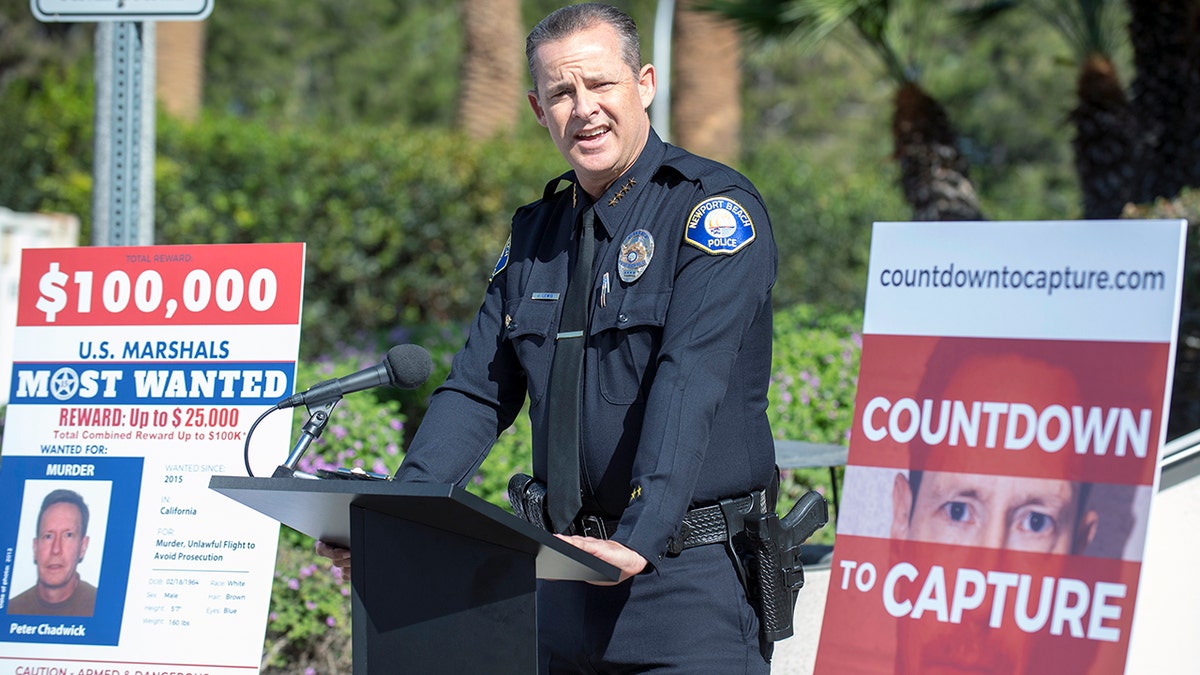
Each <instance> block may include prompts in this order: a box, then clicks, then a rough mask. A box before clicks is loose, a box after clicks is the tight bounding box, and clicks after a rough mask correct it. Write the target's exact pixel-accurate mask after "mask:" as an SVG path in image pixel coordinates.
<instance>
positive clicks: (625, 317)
mask: <svg viewBox="0 0 1200 675" xmlns="http://www.w3.org/2000/svg"><path fill="white" fill-rule="evenodd" d="M617 321H618V322H620V323H626V322H627V321H629V315H628V314H618V315H617Z"/></svg>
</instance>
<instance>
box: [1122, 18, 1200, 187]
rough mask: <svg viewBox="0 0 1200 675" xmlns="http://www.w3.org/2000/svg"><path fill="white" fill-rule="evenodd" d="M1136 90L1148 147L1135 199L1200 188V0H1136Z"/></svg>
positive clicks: (1132, 29) (1132, 24)
mask: <svg viewBox="0 0 1200 675" xmlns="http://www.w3.org/2000/svg"><path fill="white" fill-rule="evenodd" d="M1129 19H1130V20H1129V37H1130V40H1131V42H1132V43H1133V62H1134V68H1135V77H1134V80H1133V84H1132V85H1131V90H1132V93H1133V104H1134V108H1135V110H1136V111H1137V116H1138V122H1139V123H1140V125H1141V129H1142V132H1143V138H1144V141H1145V143H1146V146H1147V149H1146V154H1145V161H1144V162H1143V163H1142V165H1141V166H1140V167H1139V168H1140V175H1141V177H1142V180H1141V181H1139V183H1138V188H1139V189H1138V192H1137V193H1136V194H1135V198H1136V200H1137V201H1138V202H1140V203H1147V202H1150V201H1153V200H1154V199H1155V198H1156V197H1174V196H1175V195H1177V194H1178V193H1179V190H1180V188H1181V187H1183V186H1193V187H1195V186H1197V185H1200V114H1198V113H1197V110H1198V108H1197V106H1200V23H1198V22H1200V2H1197V1H1196V0H1131V1H1130V2H1129Z"/></svg>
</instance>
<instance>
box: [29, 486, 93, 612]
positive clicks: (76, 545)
mask: <svg viewBox="0 0 1200 675" xmlns="http://www.w3.org/2000/svg"><path fill="white" fill-rule="evenodd" d="M87 545H88V538H87V536H85V535H84V534H83V515H82V514H81V513H80V512H79V507H77V506H75V505H74V504H69V503H66V502H59V503H57V504H51V505H50V506H49V507H47V508H46V510H45V511H44V512H43V513H42V517H41V518H40V519H39V521H38V533H37V538H36V539H34V541H33V558H34V562H36V563H37V569H38V586H39V588H40V589H41V590H42V591H43V594H45V593H47V592H49V593H56V592H57V593H62V592H64V591H66V592H67V595H69V594H70V593H69V591H71V590H74V583H75V568H76V566H78V565H79V563H80V561H82V560H83V556H84V554H85V553H87ZM61 599H62V598H57V599H55V600H54V601H56V602H58V601H61Z"/></svg>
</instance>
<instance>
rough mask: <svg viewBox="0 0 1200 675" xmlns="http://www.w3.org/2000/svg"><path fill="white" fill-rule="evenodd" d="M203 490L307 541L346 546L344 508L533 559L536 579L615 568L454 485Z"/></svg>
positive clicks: (606, 574) (283, 483)
mask: <svg viewBox="0 0 1200 675" xmlns="http://www.w3.org/2000/svg"><path fill="white" fill-rule="evenodd" d="M208 486H209V488H210V489H212V490H215V491H217V492H220V493H221V494H223V495H225V496H227V497H229V498H231V499H233V500H235V501H237V502H240V503H242V504H244V505H246V506H248V507H250V508H252V509H254V510H255V511H258V512H259V513H262V514H264V515H266V516H268V517H270V518H272V519H274V520H277V521H279V522H280V523H283V524H284V525H287V526H288V527H290V528H292V529H294V530H296V531H298V532H301V533H303V534H306V535H308V536H310V537H312V538H314V539H319V540H321V541H325V542H329V543H331V544H336V545H340V546H347V547H349V546H350V545H351V541H350V507H351V506H354V507H358V508H363V509H366V510H370V511H376V512H379V513H383V514H386V515H389V516H391V517H394V518H399V519H402V520H409V521H412V522H416V523H421V524H423V525H427V526H429V527H434V528H437V529H440V530H445V531H447V532H451V533H453V534H457V535H461V536H465V537H470V538H473V539H478V540H481V541H487V542H489V543H492V544H496V545H499V546H504V547H507V548H511V549H513V550H514V551H519V552H524V553H527V554H530V555H533V556H536V566H537V578H539V579H563V580H577V581H616V580H617V579H618V578H619V576H620V572H619V571H618V570H617V568H616V567H613V566H612V565H610V564H608V563H606V562H604V561H603V560H600V559H599V558H597V557H595V556H593V555H591V554H590V553H586V552H584V551H582V550H580V549H578V548H576V547H574V546H572V545H570V544H568V543H566V542H564V541H562V540H560V539H558V538H557V537H555V536H553V535H551V534H549V533H548V532H545V531H543V530H541V529H538V528H536V527H534V526H533V525H530V524H529V523H527V522H525V521H523V520H521V519H520V518H517V517H516V516H514V515H512V514H511V513H508V512H507V511H505V510H504V509H501V508H499V507H497V506H495V505H494V504H490V503H488V502H487V501H485V500H483V499H481V498H479V497H478V496H476V495H473V494H471V493H469V492H467V491H466V490H463V489H462V488H458V487H455V486H453V485H444V484H436V483H396V482H391V481H370V480H311V479H305V478H250V477H245V476H213V477H211V478H210V479H209V484H208Z"/></svg>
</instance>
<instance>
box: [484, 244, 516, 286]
mask: <svg viewBox="0 0 1200 675" xmlns="http://www.w3.org/2000/svg"><path fill="white" fill-rule="evenodd" d="M511 247H512V235H511V234H510V235H508V241H506V242H504V250H503V251H501V252H500V259H499V260H497V261H496V268H495V269H493V270H492V275H491V276H489V277H488V283H489V284H490V283H492V280H493V279H495V278H496V275H497V274H500V272H502V271H504V268H505V267H508V250H509V249H510V248H511Z"/></svg>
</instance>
